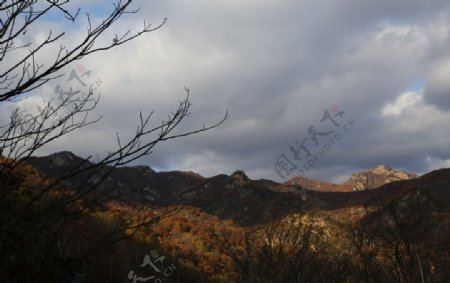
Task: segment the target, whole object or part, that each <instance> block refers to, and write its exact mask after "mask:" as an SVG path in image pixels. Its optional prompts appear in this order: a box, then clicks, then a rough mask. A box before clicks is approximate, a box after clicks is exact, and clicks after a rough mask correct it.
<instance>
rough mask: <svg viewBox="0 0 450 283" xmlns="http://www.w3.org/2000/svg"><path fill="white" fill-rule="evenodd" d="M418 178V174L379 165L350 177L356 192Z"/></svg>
mask: <svg viewBox="0 0 450 283" xmlns="http://www.w3.org/2000/svg"><path fill="white" fill-rule="evenodd" d="M413 178H417V175H416V174H411V173H407V172H403V171H396V170H394V169H392V168H390V167H388V166H386V165H379V166H377V167H374V168H371V169H369V170H367V171H364V172H358V173H355V174H353V175H352V176H351V177H350V180H349V183H350V185H351V186H352V187H353V190H354V191H363V190H368V189H373V188H377V187H379V186H382V185H384V184H388V183H392V182H395V181H401V180H409V179H413Z"/></svg>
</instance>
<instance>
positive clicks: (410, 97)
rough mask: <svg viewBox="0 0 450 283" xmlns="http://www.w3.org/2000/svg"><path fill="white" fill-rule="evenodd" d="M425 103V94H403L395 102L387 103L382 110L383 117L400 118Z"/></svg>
mask: <svg viewBox="0 0 450 283" xmlns="http://www.w3.org/2000/svg"><path fill="white" fill-rule="evenodd" d="M422 101H423V94H421V93H418V92H406V93H403V94H401V95H400V96H399V97H398V98H397V99H396V100H395V101H394V102H392V103H387V104H386V105H385V106H384V107H383V108H382V109H381V115H382V116H400V115H402V114H403V113H405V112H406V111H409V110H411V109H413V108H414V107H415V106H417V105H419V104H420V103H422Z"/></svg>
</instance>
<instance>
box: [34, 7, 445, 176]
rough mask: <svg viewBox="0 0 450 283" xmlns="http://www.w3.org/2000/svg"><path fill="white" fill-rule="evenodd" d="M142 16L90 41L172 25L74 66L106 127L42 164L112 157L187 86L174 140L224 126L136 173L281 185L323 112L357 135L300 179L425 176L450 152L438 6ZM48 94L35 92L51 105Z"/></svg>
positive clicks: (166, 149) (166, 148)
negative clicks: (372, 172) (86, 72)
mask: <svg viewBox="0 0 450 283" xmlns="http://www.w3.org/2000/svg"><path fill="white" fill-rule="evenodd" d="M139 5H141V10H140V13H139V14H136V15H134V14H133V15H126V16H125V17H124V18H123V19H121V21H119V22H118V23H117V24H116V25H114V27H113V29H112V30H111V32H110V33H108V34H106V35H105V36H104V37H102V38H99V40H98V44H100V43H102V42H110V40H112V37H113V36H114V34H115V33H120V32H123V31H126V30H127V29H128V28H131V29H132V30H135V31H136V30H138V29H139V27H141V26H142V24H143V21H144V20H145V21H146V22H147V23H148V22H153V23H154V24H155V25H156V24H159V23H160V22H161V21H162V19H164V18H165V17H168V23H167V25H166V26H164V27H163V28H162V29H160V30H158V31H156V32H152V33H151V34H148V35H146V36H142V37H140V38H138V39H136V40H135V41H132V42H130V43H128V44H127V45H124V46H121V47H119V48H117V49H116V48H114V49H112V50H110V51H108V52H105V53H97V54H96V55H94V56H91V57H89V58H86V59H84V60H82V61H81V62H79V63H80V64H83V65H84V66H85V67H86V68H87V69H90V70H92V76H93V77H94V78H100V79H101V80H102V81H103V84H102V86H101V87H100V88H99V90H98V91H99V92H100V93H101V94H102V99H101V102H100V105H99V106H98V109H96V111H95V113H93V114H94V116H96V115H103V120H102V121H101V123H100V124H98V125H94V126H92V127H89V128H86V129H82V130H81V131H78V132H76V133H73V134H71V135H70V136H67V137H66V138H63V139H60V140H58V141H56V142H55V143H53V144H52V145H51V146H49V147H47V148H46V149H44V150H43V151H42V152H41V154H46V153H49V152H52V151H57V150H63V149H71V150H73V151H74V152H76V153H78V154H81V155H90V154H95V153H98V152H100V153H101V152H105V151H107V150H109V149H111V148H113V147H114V146H115V144H114V136H115V133H116V132H119V133H120V134H121V136H123V138H124V139H125V138H126V137H127V136H130V135H131V134H132V131H133V129H134V128H135V126H136V123H137V122H138V113H139V111H140V110H142V111H143V112H144V113H145V112H149V111H151V110H153V109H154V110H156V112H155V116H154V120H153V121H154V123H158V121H160V119H162V118H165V117H166V115H167V113H168V112H169V111H170V110H172V109H173V108H174V107H176V106H177V101H178V100H180V99H182V98H183V97H184V89H183V87H185V86H186V87H189V88H190V90H191V98H192V102H193V108H192V115H191V116H190V117H189V119H188V120H186V121H184V122H183V123H182V124H181V125H180V128H179V129H178V130H179V131H182V130H190V129H196V128H198V127H201V126H202V125H203V124H205V123H206V124H207V123H213V122H215V121H217V120H219V119H220V118H221V117H222V114H223V113H224V111H225V109H229V111H230V114H231V118H230V119H229V120H228V121H227V122H226V123H225V124H224V125H222V126H221V127H220V128H217V129H214V130H212V131H211V132H208V133H204V134H201V135H196V136H191V137H188V138H184V139H179V140H173V141H169V142H166V143H164V144H161V145H159V146H157V147H156V148H155V152H154V154H152V155H151V156H149V157H147V158H143V159H140V160H139V161H137V162H138V163H145V164H148V165H150V166H153V167H155V168H158V169H161V170H173V169H176V170H192V171H198V172H199V173H200V174H203V175H206V176H209V175H215V174H218V173H221V172H224V173H228V174H229V173H232V172H233V171H235V170H236V169H243V170H245V171H246V172H248V175H249V176H250V177H251V178H269V179H276V180H280V178H279V177H278V175H277V174H276V173H275V172H274V170H273V168H274V164H275V162H276V160H277V158H278V156H279V155H280V154H283V153H284V154H286V155H287V156H288V157H289V158H291V159H292V158H293V156H292V155H289V154H290V150H289V147H290V146H291V145H292V144H295V141H296V140H297V139H303V138H306V137H308V136H309V135H308V132H307V129H308V127H309V126H314V127H317V128H320V126H321V125H322V123H321V122H320V119H321V118H322V114H323V111H324V110H326V109H329V107H330V106H331V105H336V106H337V107H338V108H339V109H341V110H344V111H345V115H346V116H345V118H347V119H350V118H352V119H354V120H355V121H356V126H355V127H354V128H353V129H352V131H351V132H349V133H348V134H347V135H346V136H345V137H343V138H342V139H341V140H340V141H339V143H337V144H336V145H335V147H334V148H333V150H331V151H330V152H329V153H328V154H327V156H326V158H324V159H323V160H321V161H320V162H318V163H317V164H316V165H315V167H314V168H313V169H311V170H310V171H309V172H308V174H307V175H306V177H313V178H318V179H324V180H342V179H343V178H344V177H343V176H347V175H348V174H349V172H352V171H354V170H361V169H365V168H369V167H372V166H375V165H378V164H381V163H387V164H388V165H390V166H392V167H398V168H400V169H404V170H407V171H412V172H423V171H424V170H426V168H428V163H427V157H428V156H437V157H442V158H444V157H445V156H448V154H449V151H448V149H447V147H446V144H447V145H448V142H449V141H450V134H449V133H447V131H445V130H444V129H446V125H448V123H449V122H450V116H449V114H448V111H447V112H446V110H448V105H447V102H448V97H449V96H448V95H446V91H447V88H448V86H449V85H448V84H447V81H448V80H446V77H445V75H446V74H447V73H448V71H449V66H450V63H449V62H450V60H448V58H449V57H448V50H447V47H448V43H449V40H450V37H449V32H448V31H449V30H450V29H449V28H450V19H449V17H448V11H449V7H450V4H449V3H448V1H441V0H437V1H431V2H424V1H419V0H413V1H408V3H406V2H402V1H391V0H381V1H359V0H344V1H342V0H339V1H337V0H333V1H327V2H326V3H320V2H317V1H313V0H305V1H281V2H280V1H275V0H263V1H261V0H260V1H256V0H255V1H224V2H211V1H206V0H196V1H193V2H189V3H187V2H183V1H162V0H158V1H148V2H144V1H141V2H139ZM105 7H108V5H106V6H105ZM98 8H99V7H97V6H96V7H95V9H96V10H98ZM96 15H101V13H100V12H99V11H97V13H96ZM80 25H81V23H80ZM43 27H45V28H44V29H42V30H43V31H42V34H45V30H46V29H47V27H48V26H43ZM84 34H85V30H84V29H82V28H77V29H75V28H74V29H71V30H70V34H68V35H67V36H66V37H65V40H67V42H68V44H70V43H73V41H74V39H77V38H78V39H79V38H81V37H82V36H83V35H84ZM48 54H50V53H48ZM49 56H50V55H46V57H49ZM446 58H447V59H446ZM72 67H74V66H70V67H69V69H67V70H64V72H67V71H70V68H72ZM418 78H424V80H425V82H426V85H425V86H424V90H423V91H422V90H417V89H411V86H412V85H415V84H416V82H417V80H418ZM53 86H54V85H52V86H50V85H49V86H48V87H49V88H48V89H45V90H44V89H43V90H42V92H40V95H44V92H45V93H47V94H48V93H50V94H51V89H52V87H53ZM280 181H281V180H280Z"/></svg>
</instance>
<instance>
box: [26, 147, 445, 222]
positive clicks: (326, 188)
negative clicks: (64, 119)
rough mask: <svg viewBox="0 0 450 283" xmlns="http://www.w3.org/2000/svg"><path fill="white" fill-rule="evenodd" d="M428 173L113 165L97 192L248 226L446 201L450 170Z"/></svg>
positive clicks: (46, 166)
mask: <svg viewBox="0 0 450 283" xmlns="http://www.w3.org/2000/svg"><path fill="white" fill-rule="evenodd" d="M27 162H28V163H29V164H31V165H32V166H34V167H35V168H37V169H39V170H41V171H42V172H43V174H45V175H47V176H50V177H52V178H59V177H61V176H63V175H64V172H65V171H67V170H70V168H72V167H73V166H77V165H79V164H82V166H86V165H92V164H93V163H91V162H90V161H87V160H84V159H82V158H80V157H77V156H76V155H74V154H72V153H70V152H60V153H56V154H52V155H50V156H47V157H33V158H30V159H29V160H28V161H27ZM109 169H110V168H109V167H104V168H101V169H99V172H97V173H95V174H91V175H81V176H78V177H76V178H74V179H72V180H70V182H69V184H68V185H70V186H71V187H73V188H77V187H79V186H80V185H83V186H86V185H89V184H91V185H94V184H95V183H96V182H98V180H99V179H100V178H101V175H102V173H101V172H108V170H109ZM430 174H431V176H433V177H430ZM430 174H427V175H424V176H422V177H420V178H417V176H416V175H414V174H410V173H406V172H402V171H396V170H393V169H392V168H390V167H387V166H383V165H381V166H377V167H374V168H371V169H369V170H367V171H363V172H358V173H355V174H353V175H352V176H351V177H350V179H349V181H347V182H345V183H343V184H339V185H336V184H331V183H326V182H321V181H317V180H308V179H305V178H296V179H293V180H290V181H288V182H286V183H277V182H274V181H270V180H263V179H262V180H251V179H250V178H248V176H247V175H246V174H245V173H244V172H243V171H240V170H238V171H236V172H234V173H233V174H231V175H230V176H228V175H224V174H221V175H217V176H214V177H211V178H205V177H202V176H200V175H198V174H196V173H193V172H181V171H169V172H155V171H154V170H152V169H151V168H150V167H147V166H135V167H119V168H116V169H114V170H113V171H112V172H111V174H109V175H108V176H107V178H106V179H105V180H104V182H102V183H101V184H100V185H99V186H98V190H99V191H108V192H110V196H111V197H112V198H114V199H115V200H117V201H122V202H125V203H130V204H134V205H147V206H152V207H164V206H169V205H183V206H190V207H197V208H200V209H202V210H204V211H205V212H207V213H209V214H212V215H215V216H217V217H219V218H221V219H232V220H234V221H236V222H237V223H240V224H245V225H250V224H256V223H261V222H265V221H268V220H269V219H271V218H279V217H283V215H286V214H288V213H291V212H301V211H308V210H311V209H319V210H322V211H330V210H337V209H349V208H351V207H370V206H375V205H376V206H378V205H383V204H386V203H388V202H390V201H393V200H395V199H398V198H400V197H401V196H402V195H403V194H405V193H408V192H410V191H414V190H431V191H432V193H433V194H436V195H437V197H438V195H439V194H442V195H443V196H440V198H442V199H446V197H447V196H448V195H449V192H448V190H446V189H445V186H448V180H450V169H444V171H442V172H440V171H436V172H433V173H430ZM86 180H87V181H86ZM423 180H426V181H423ZM442 186H444V187H442ZM111 188H113V189H111Z"/></svg>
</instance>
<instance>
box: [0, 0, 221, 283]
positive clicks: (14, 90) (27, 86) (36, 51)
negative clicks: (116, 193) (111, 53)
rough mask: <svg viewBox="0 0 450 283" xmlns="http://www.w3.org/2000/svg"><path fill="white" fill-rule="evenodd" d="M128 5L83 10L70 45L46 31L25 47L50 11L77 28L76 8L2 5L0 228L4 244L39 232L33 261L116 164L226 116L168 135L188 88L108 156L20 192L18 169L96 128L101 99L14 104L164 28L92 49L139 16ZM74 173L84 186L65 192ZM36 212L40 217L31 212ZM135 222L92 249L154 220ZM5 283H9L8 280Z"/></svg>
mask: <svg viewBox="0 0 450 283" xmlns="http://www.w3.org/2000/svg"><path fill="white" fill-rule="evenodd" d="M132 3H133V1H132V0H126V1H122V0H118V1H117V2H115V3H114V4H113V6H112V9H111V12H110V14H109V15H108V16H106V17H105V18H104V19H103V20H101V21H100V22H99V23H98V24H93V22H92V20H91V16H90V14H89V13H86V19H87V26H86V35H85V36H84V38H82V39H81V40H80V41H79V42H77V43H76V44H75V45H74V46H73V47H70V48H68V47H66V46H64V45H63V44H62V40H63V39H64V37H67V36H68V35H67V34H66V32H61V33H58V34H54V33H53V32H52V30H49V31H48V35H47V36H46V38H44V39H43V40H42V41H41V42H27V39H26V35H27V32H28V31H29V30H30V29H31V28H33V27H35V26H36V25H39V21H40V20H41V19H43V18H44V17H45V16H46V15H49V14H50V13H56V14H57V15H59V16H60V18H61V19H62V20H65V21H67V22H68V23H73V24H75V23H77V21H78V20H79V18H80V17H81V16H80V11H81V10H80V9H75V10H73V11H72V10H71V9H70V7H69V6H70V3H69V0H65V1H64V0H62V1H58V0H45V1H35V0H27V1H21V0H20V1H19V0H0V63H1V65H0V107H3V108H4V106H5V105H9V106H13V110H12V111H11V113H10V115H9V118H8V119H7V120H4V119H2V120H0V182H1V183H0V187H1V190H0V196H1V197H2V201H3V202H4V203H3V202H2V207H1V208H0V212H1V214H0V216H1V217H0V221H1V222H0V224H1V228H0V229H1V232H2V237H3V236H4V237H3V239H10V238H8V237H11V239H13V240H14V235H16V234H17V235H16V236H17V237H20V236H21V234H20V233H38V234H39V235H40V237H37V238H36V237H35V238H36V239H37V240H39V241H42V243H41V245H40V248H41V249H40V250H39V251H36V255H35V256H34V257H31V258H34V259H35V260H37V258H39V257H41V256H46V255H47V256H48V255H50V254H51V253H52V251H55V250H58V249H57V247H55V243H58V240H60V239H61V238H62V235H63V234H64V233H65V229H66V228H67V227H68V226H69V224H73V223H78V222H79V221H80V219H81V218H83V217H84V216H85V215H86V211H92V210H95V209H96V208H97V207H96V206H97V204H98V203H99V202H100V201H101V200H102V199H104V197H105V195H107V194H108V192H105V191H102V192H97V193H96V188H98V186H99V184H101V183H102V182H103V181H104V180H105V179H106V178H107V177H108V175H109V174H110V173H111V172H112V170H114V169H115V168H116V167H117V166H122V165H125V164H128V163H130V162H131V161H134V160H136V159H138V158H140V157H142V156H145V155H149V154H151V153H152V150H153V148H154V147H155V146H156V145H157V144H158V143H160V142H163V141H167V140H170V139H175V138H179V137H185V136H189V135H192V134H196V133H201V132H204V131H208V130H210V129H213V128H215V127H217V126H219V125H221V124H222V123H223V122H224V121H225V120H226V119H227V118H228V112H225V115H224V117H223V118H221V119H220V120H219V121H218V122H217V123H213V124H211V125H208V126H205V125H203V126H201V127H199V128H198V129H194V130H191V131H187V132H182V133H176V134H174V133H173V130H174V129H175V128H176V127H177V126H179V125H180V123H181V122H182V121H183V120H184V119H185V118H187V117H188V116H189V114H190V108H191V106H192V104H191V102H190V97H189V89H187V88H186V89H185V90H186V97H185V99H184V100H182V101H180V102H179V105H178V107H177V108H176V109H175V110H174V111H173V112H171V113H170V114H169V116H168V118H167V119H166V120H163V121H161V123H158V124H156V125H152V123H151V118H152V114H153V112H151V113H149V114H143V113H139V115H138V116H137V125H136V131H135V133H134V134H133V135H132V136H131V138H129V139H127V140H123V139H121V138H120V136H119V134H116V139H117V146H116V148H115V149H112V150H110V151H108V152H107V153H106V154H104V155H103V156H102V157H99V156H97V157H96V160H95V162H92V156H89V157H87V158H85V159H84V160H83V161H81V162H78V163H76V164H71V166H70V167H69V168H68V169H67V170H65V172H63V173H62V174H60V176H58V178H56V179H52V180H47V181H46V182H43V183H42V184H43V185H42V186H39V189H37V188H27V189H28V191H27V192H26V193H25V192H24V191H23V190H24V180H25V179H26V178H25V177H24V176H22V175H21V173H20V170H24V168H26V165H24V163H25V162H26V160H27V159H28V158H29V157H31V156H32V155H33V154H34V153H36V151H37V150H39V149H41V148H42V147H43V146H44V145H48V144H51V143H52V142H53V141H55V140H57V139H59V138H61V137H63V136H65V135H67V134H69V133H71V132H73V131H76V130H78V129H80V128H83V127H87V126H89V125H91V124H93V123H97V122H98V121H99V120H100V118H101V117H94V118H92V117H91V115H90V114H91V113H92V110H94V109H95V108H96V107H97V105H98V103H99V101H100V96H99V94H96V93H95V91H94V90H93V89H92V88H89V91H88V92H87V93H82V92H80V91H77V90H73V89H69V90H64V89H62V88H60V87H59V88H58V89H57V90H56V91H55V96H54V97H53V98H52V99H50V100H49V101H47V102H45V104H44V105H43V106H42V107H40V108H38V110H37V111H32V110H31V109H23V108H19V107H16V106H15V105H17V104H18V103H19V102H20V101H22V100H26V99H29V96H30V95H33V92H34V91H36V90H38V89H40V88H41V87H43V86H44V85H46V84H47V83H49V82H50V81H53V80H56V79H58V78H61V77H62V76H63V74H61V71H62V70H64V69H65V68H67V67H68V66H69V65H70V64H72V63H74V62H76V61H78V60H80V59H82V58H86V57H88V56H90V55H92V54H94V53H95V52H100V51H107V50H109V49H111V48H113V47H117V46H120V45H122V44H125V43H127V42H128V41H130V40H133V39H135V38H137V37H139V36H141V35H144V34H147V33H150V32H153V31H155V30H158V29H160V28H161V27H162V26H163V25H164V24H165V23H166V19H164V20H162V21H161V23H160V24H158V25H156V26H152V25H150V24H147V23H146V22H144V23H143V27H142V28H141V29H139V30H138V31H135V32H132V31H131V30H128V31H126V32H125V33H123V34H120V35H117V34H116V35H115V36H114V37H113V38H111V39H110V40H108V42H109V44H106V45H99V44H97V43H98V42H99V39H101V38H104V37H105V36H106V31H108V30H111V29H112V27H113V24H114V23H116V22H117V21H118V20H119V19H120V18H121V17H122V16H124V15H126V14H136V13H138V11H139V9H131V5H132ZM58 43H59V44H60V45H59V49H58V51H57V52H55V53H53V54H54V57H53V58H45V61H46V62H49V63H42V62H39V59H40V58H41V57H42V56H43V54H44V52H46V51H47V50H50V49H51V48H52V46H54V44H58ZM4 109H5V108H4ZM0 118H1V117H0ZM77 176H78V177H79V176H83V178H85V180H86V182H81V183H80V184H79V186H78V188H68V187H67V186H66V182H65V181H67V180H70V179H71V178H75V177H77ZM92 176H96V178H95V180H96V181H95V182H87V180H90V177H92ZM113 189H114V188H111V190H113ZM111 190H110V191H111ZM23 194H26V197H22V198H21V199H20V201H17V202H16V203H12V202H11V200H12V199H14V198H15V197H16V195H21V196H23ZM6 204H7V205H6ZM81 204H82V205H81ZM37 211H38V212H39V213H41V214H40V215H37V214H36V212H37ZM170 213H173V211H171V212H170ZM27 217H28V218H27ZM30 217H31V218H30ZM159 217H161V216H159ZM24 219H33V221H30V222H27V223H26V225H28V226H25V227H26V228H25V229H34V230H35V231H31V230H30V231H19V229H11V227H13V226H14V225H20V224H21V221H23V220H24ZM133 219H134V220H133V221H130V220H129V219H124V220H123V221H122V222H121V224H120V225H117V226H116V227H115V229H114V231H112V232H109V233H107V234H106V235H104V237H103V238H101V239H100V240H98V239H97V240H98V241H97V242H96V245H94V247H96V248H98V246H99V245H100V244H102V243H104V242H114V241H116V240H120V239H121V236H123V235H124V234H123V232H124V231H129V230H130V229H131V230H133V231H137V229H139V227H142V226H145V225H147V224H150V223H153V222H154V221H157V220H158V219H159V218H154V217H153V216H152V215H149V214H144V215H140V218H139V219H140V221H137V222H136V221H135V219H136V218H135V217H134V218H133ZM22 224H23V223H22ZM22 228H23V227H22ZM22 228H21V229H22ZM132 234H133V233H131V234H130V233H128V234H127V235H128V236H130V235H132ZM117 235H119V236H117ZM36 239H35V240H36ZM111 239H112V240H111ZM30 241H31V240H30ZM44 242H45V243H44ZM22 243H23V245H24V248H26V247H27V246H30V245H32V244H31V243H28V242H26V241H23V242H22ZM2 248H3V246H2ZM2 254H3V255H2V257H3V258H2V263H3V261H7V257H11V256H14V255H11V254H8V253H2ZM42 268H48V266H42ZM38 269H39V268H37V269H36V270H38ZM8 272H9V274H7V273H8ZM11 272H12V270H9V271H6V273H2V272H0V277H2V276H6V277H2V278H8V277H7V276H9V275H11ZM30 276H31V275H30ZM34 276H36V277H34V278H36V279H34V280H37V281H39V276H38V274H34ZM8 282H13V281H12V280H11V281H9V279H8ZM29 282H32V281H29Z"/></svg>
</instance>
